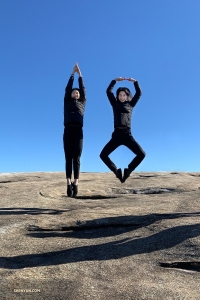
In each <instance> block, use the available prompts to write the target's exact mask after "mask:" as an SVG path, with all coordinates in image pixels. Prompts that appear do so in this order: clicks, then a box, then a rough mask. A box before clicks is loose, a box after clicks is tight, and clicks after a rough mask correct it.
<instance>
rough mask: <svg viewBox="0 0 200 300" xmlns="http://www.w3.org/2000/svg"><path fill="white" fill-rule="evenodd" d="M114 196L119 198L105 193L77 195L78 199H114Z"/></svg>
mask: <svg viewBox="0 0 200 300" xmlns="http://www.w3.org/2000/svg"><path fill="white" fill-rule="evenodd" d="M113 198H117V196H104V195H90V196H87V195H86V196H76V199H86V200H90V199H91V200H98V199H113Z"/></svg>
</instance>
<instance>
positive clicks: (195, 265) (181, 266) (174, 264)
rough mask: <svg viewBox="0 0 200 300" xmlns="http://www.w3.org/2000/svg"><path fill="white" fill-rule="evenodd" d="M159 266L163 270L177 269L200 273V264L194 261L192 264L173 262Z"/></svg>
mask: <svg viewBox="0 0 200 300" xmlns="http://www.w3.org/2000/svg"><path fill="white" fill-rule="evenodd" d="M159 265H160V266H161V267H163V268H176V269H182V270H187V271H196V272H200V262H199V261H192V262H185V261H181V262H172V263H159Z"/></svg>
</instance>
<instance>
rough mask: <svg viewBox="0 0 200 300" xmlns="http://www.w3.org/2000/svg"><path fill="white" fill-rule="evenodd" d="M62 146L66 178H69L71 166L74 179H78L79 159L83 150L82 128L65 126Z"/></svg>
mask: <svg viewBox="0 0 200 300" xmlns="http://www.w3.org/2000/svg"><path fill="white" fill-rule="evenodd" d="M63 145H64V151H65V170H66V178H71V176H72V165H73V170H74V179H78V178H79V170H80V157H81V153H82V149H83V129H82V127H75V126H66V127H65V129H64V134H63Z"/></svg>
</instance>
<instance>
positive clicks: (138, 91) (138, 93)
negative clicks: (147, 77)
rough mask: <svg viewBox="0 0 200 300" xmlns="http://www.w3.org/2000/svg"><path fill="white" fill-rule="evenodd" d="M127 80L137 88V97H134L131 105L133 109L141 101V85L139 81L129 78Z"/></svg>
mask: <svg viewBox="0 0 200 300" xmlns="http://www.w3.org/2000/svg"><path fill="white" fill-rule="evenodd" d="M127 80H129V81H131V82H133V84H134V87H135V95H134V96H133V98H132V99H131V101H130V105H131V106H132V107H134V106H135V105H136V103H137V102H138V100H139V99H140V97H141V95H142V91H141V89H140V86H139V83H138V81H137V80H135V79H133V78H127Z"/></svg>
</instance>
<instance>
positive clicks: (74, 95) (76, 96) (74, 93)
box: [71, 89, 80, 99]
mask: <svg viewBox="0 0 200 300" xmlns="http://www.w3.org/2000/svg"><path fill="white" fill-rule="evenodd" d="M71 97H72V98H73V99H79V98H80V91H79V89H72V92H71Z"/></svg>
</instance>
